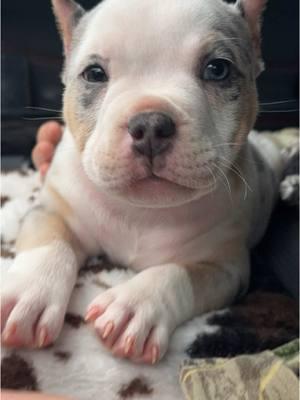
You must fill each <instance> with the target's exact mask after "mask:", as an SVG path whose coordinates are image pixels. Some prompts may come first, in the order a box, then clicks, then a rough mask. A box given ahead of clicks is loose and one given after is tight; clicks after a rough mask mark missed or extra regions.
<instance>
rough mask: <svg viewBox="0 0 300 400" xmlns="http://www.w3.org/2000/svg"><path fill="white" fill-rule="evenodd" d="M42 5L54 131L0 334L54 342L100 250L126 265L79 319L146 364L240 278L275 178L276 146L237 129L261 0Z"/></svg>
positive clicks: (251, 77)
mask: <svg viewBox="0 0 300 400" xmlns="http://www.w3.org/2000/svg"><path fill="white" fill-rule="evenodd" d="M52 3H53V7H54V12H55V14H56V17H57V20H58V23H59V27H60V30H61V33H62V37H63V42H64V48H65V56H66V65H65V70H64V75H63V79H64V83H65V86H66V90H65V93H64V117H65V123H66V128H65V132H64V135H63V140H62V142H61V143H60V145H59V148H58V149H57V151H56V154H55V158H54V160H53V162H52V165H51V168H50V170H49V173H48V175H47V179H46V182H45V184H44V187H43V191H42V200H41V201H42V206H41V207H39V208H37V209H34V210H33V211H31V212H30V213H29V215H27V216H26V218H25V221H24V223H23V227H22V229H21V232H20V235H19V239H18V255H17V257H16V259H15V262H14V264H13V266H12V268H11V269H10V270H9V273H8V276H7V277H6V279H5V281H4V284H3V288H2V328H3V333H2V341H3V343H4V344H6V345H12V346H37V347H42V346H47V345H49V343H51V342H53V341H54V340H55V339H56V338H57V337H58V335H59V333H60V330H61V327H62V323H63V320H64V315H65V311H66V308H67V305H68V301H69V299H70V295H71V292H72V290H73V286H74V283H75V280H76V275H77V272H78V269H79V267H80V266H81V265H82V263H83V262H84V260H85V259H86V258H87V257H88V256H91V255H97V254H99V253H100V252H101V251H103V252H105V253H106V254H107V255H108V256H109V257H110V258H111V259H112V260H113V261H115V262H117V263H120V264H123V265H125V266H127V267H130V268H133V269H134V270H136V271H138V272H139V273H138V274H137V275H136V276H135V277H134V278H133V279H131V280H129V281H127V282H126V283H123V284H120V285H118V286H116V287H114V288H112V289H109V290H107V291H106V292H105V293H104V294H101V295H100V296H98V297H97V298H95V300H94V301H93V302H92V303H91V304H90V306H89V308H88V310H87V316H86V319H87V320H88V321H90V322H93V325H94V328H95V329H96V331H97V333H98V334H99V337H100V338H101V340H102V341H103V343H104V345H105V346H107V348H109V349H110V350H111V351H112V352H113V353H114V354H116V355H117V356H120V357H127V358H130V359H132V360H134V361H143V362H147V363H155V362H156V361H157V360H159V359H160V358H161V357H162V356H163V355H164V353H165V352H166V350H167V348H168V341H169V338H170V335H171V334H172V332H173V331H174V329H175V328H176V327H177V326H178V325H180V324H182V323H183V322H184V321H186V320H188V319H190V318H192V317H193V316H195V315H199V314H201V313H204V312H207V311H210V310H213V309H218V308H221V307H224V306H226V305H228V304H230V303H231V302H232V301H233V300H234V299H235V298H236V297H237V296H238V295H240V294H241V293H243V292H244V291H245V290H246V288H247V284H248V279H249V249H250V248H251V246H253V244H255V243H256V242H257V241H258V240H259V239H260V238H261V236H262V234H263V232H264V230H265V228H266V224H267V221H268V219H269V216H270V213H271V209H272V205H273V203H274V198H275V193H277V191H278V187H277V184H278V178H279V175H280V171H281V159H280V156H279V151H277V149H276V148H275V147H274V146H273V144H272V143H271V141H269V140H268V139H266V138H264V137H260V136H256V135H252V134H251V135H250V136H249V137H248V134H249V132H250V130H251V128H252V126H253V124H254V122H255V118H256V115H257V108H258V107H257V93H256V82H255V81H256V77H257V76H258V74H259V73H260V72H261V70H262V61H261V58H260V17H261V13H262V11H263V8H264V3H265V1H264V0H240V1H238V2H237V3H236V4H227V3H225V2H223V1H222V0H209V1H207V0H163V1H161V0H153V1H147V0H126V1H125V0H124V1H123V0H104V1H103V2H102V3H101V4H99V5H98V6H97V7H96V8H94V9H93V10H92V11H89V12H85V11H84V10H83V9H82V8H81V7H80V6H79V5H77V4H76V3H75V2H74V1H71V0H52Z"/></svg>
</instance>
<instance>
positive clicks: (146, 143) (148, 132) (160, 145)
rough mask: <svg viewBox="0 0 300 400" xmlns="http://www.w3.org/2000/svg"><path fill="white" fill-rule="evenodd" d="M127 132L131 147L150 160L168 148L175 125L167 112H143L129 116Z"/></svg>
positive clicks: (173, 135)
mask: <svg viewBox="0 0 300 400" xmlns="http://www.w3.org/2000/svg"><path fill="white" fill-rule="evenodd" d="M128 132H129V133H130V135H131V137H132V139H133V144H132V146H133V149H134V150H136V151H137V152H138V153H140V154H142V155H143V156H145V157H147V158H149V159H150V160H151V159H153V158H154V157H155V156H157V155H160V154H162V153H164V152H165V151H167V150H168V149H169V148H170V145H171V142H172V141H173V139H174V137H175V135H176V125H175V122H174V121H173V120H172V118H171V117H169V116H168V115H167V114H164V113H161V112H144V113H140V114H137V115H135V116H134V117H132V118H131V120H130V121H129V123H128Z"/></svg>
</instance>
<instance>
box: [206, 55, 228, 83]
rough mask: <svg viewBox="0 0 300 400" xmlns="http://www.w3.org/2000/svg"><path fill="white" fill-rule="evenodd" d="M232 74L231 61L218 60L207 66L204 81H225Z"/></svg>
mask: <svg viewBox="0 0 300 400" xmlns="http://www.w3.org/2000/svg"><path fill="white" fill-rule="evenodd" d="M230 72H231V63H230V61H228V60H225V59H223V58H216V59H215V60H212V61H210V62H209V63H208V64H207V65H206V67H205V70H204V72H203V77H202V79H204V80H205V81H223V80H225V79H227V78H228V77H229V75H230Z"/></svg>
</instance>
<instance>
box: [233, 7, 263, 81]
mask: <svg viewBox="0 0 300 400" xmlns="http://www.w3.org/2000/svg"><path fill="white" fill-rule="evenodd" d="M266 4H267V0H237V3H236V6H237V7H238V9H239V10H240V12H241V14H242V16H243V17H244V18H245V19H246V21H247V23H248V26H249V29H250V33H251V36H252V40H253V45H254V49H255V51H256V53H257V57H258V68H257V75H259V74H260V72H262V71H263V70H264V64H263V61H262V59H261V25H262V14H263V12H264V10H265V7H266Z"/></svg>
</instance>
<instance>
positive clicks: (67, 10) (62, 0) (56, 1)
mask: <svg viewBox="0 0 300 400" xmlns="http://www.w3.org/2000/svg"><path fill="white" fill-rule="evenodd" d="M52 7H53V12H54V14H55V17H56V20H57V25H58V28H59V31H60V34H61V37H62V41H63V44H64V51H65V56H66V57H68V55H69V53H70V50H71V44H72V37H73V30H74V28H75V27H76V25H77V24H78V22H79V20H80V19H81V17H82V16H83V15H84V13H85V11H84V9H83V8H82V7H81V6H80V5H79V4H77V3H76V2H75V1H73V0H52Z"/></svg>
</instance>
